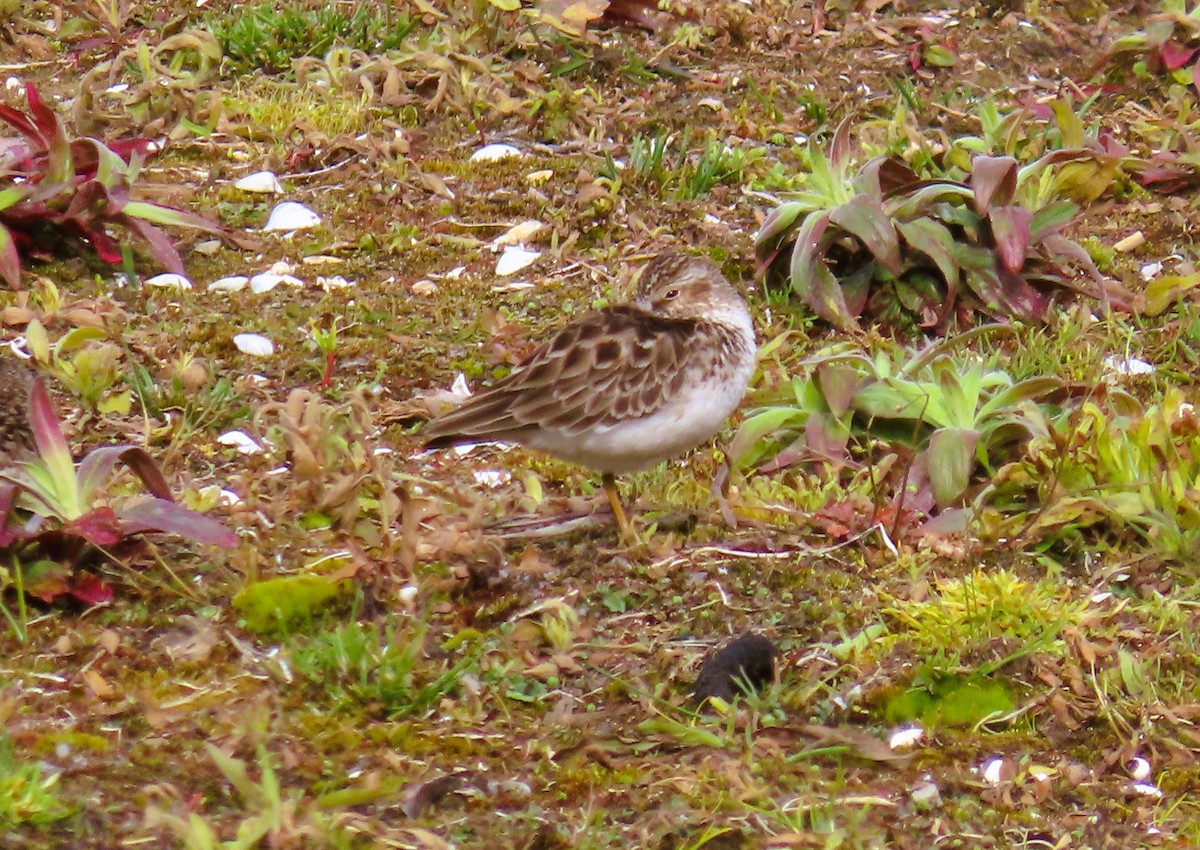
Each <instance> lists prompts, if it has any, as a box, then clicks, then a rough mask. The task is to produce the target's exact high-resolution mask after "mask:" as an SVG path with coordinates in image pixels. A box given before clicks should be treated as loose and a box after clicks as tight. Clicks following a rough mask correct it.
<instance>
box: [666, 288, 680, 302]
mask: <svg viewBox="0 0 1200 850" xmlns="http://www.w3.org/2000/svg"><path fill="white" fill-rule="evenodd" d="M677 295H679V290H678V289H668V290H667V291H666V292H665V293H664V294H663V298H665V299H667V300H668V301H670V300H671V299H673V298H675V297H676V296H677Z"/></svg>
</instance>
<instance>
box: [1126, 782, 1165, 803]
mask: <svg viewBox="0 0 1200 850" xmlns="http://www.w3.org/2000/svg"><path fill="white" fill-rule="evenodd" d="M1132 788H1133V790H1134V791H1136V792H1137V793H1139V794H1141V795H1142V796H1143V797H1154V798H1156V799H1157V798H1158V797H1161V796H1162V795H1163V792H1162V790H1161V789H1160V788H1159V787H1158V786H1157V785H1154V784H1153V783H1150V782H1135V783H1133V785H1132Z"/></svg>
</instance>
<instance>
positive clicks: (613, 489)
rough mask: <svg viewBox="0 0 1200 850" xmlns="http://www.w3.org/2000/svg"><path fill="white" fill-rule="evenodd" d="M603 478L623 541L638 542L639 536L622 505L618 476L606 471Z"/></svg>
mask: <svg viewBox="0 0 1200 850" xmlns="http://www.w3.org/2000/svg"><path fill="white" fill-rule="evenodd" d="M601 480H602V481H603V483H604V492H605V493H607V494H608V504H609V506H610V507H611V508H612V512H613V517H614V518H615V519H616V520H617V528H618V529H620V531H621V540H622V542H624V543H636V542H637V537H635V536H634V533H633V526H631V525H630V524H629V520H628V519H627V518H626V516H625V508H623V507H622V506H621V494H620V493H618V492H617V479H616V477H615V476H614V475H612V474H611V473H608V472H606V473H604V477H603V478H602V479H601Z"/></svg>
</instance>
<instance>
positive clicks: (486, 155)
mask: <svg viewBox="0 0 1200 850" xmlns="http://www.w3.org/2000/svg"><path fill="white" fill-rule="evenodd" d="M510 156H521V151H520V150H519V149H517V148H514V147H513V146H512V145H501V144H495V143H493V144H490V145H484V146H483V147H481V148H480V149H479V150H477V151H475V153H473V154H471V162H495V161H496V160H498V159H508V158H509V157H510Z"/></svg>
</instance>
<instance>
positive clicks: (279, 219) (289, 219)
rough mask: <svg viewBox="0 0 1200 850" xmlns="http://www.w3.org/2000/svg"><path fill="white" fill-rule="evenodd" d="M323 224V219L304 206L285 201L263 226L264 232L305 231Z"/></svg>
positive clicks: (273, 211)
mask: <svg viewBox="0 0 1200 850" xmlns="http://www.w3.org/2000/svg"><path fill="white" fill-rule="evenodd" d="M320 223H321V217H320V216H319V215H317V214H316V213H315V212H313V211H312V210H310V209H309V208H308V207H306V206H304V204H298V203H296V202H295V201H284V202H283V203H282V204H279V205H278V206H277V207H275V209H273V210H271V216H270V218H268V219H267V223H266V224H265V225H264V226H263V230H303V229H305V228H307V227H316V226H317V225H318V224H320Z"/></svg>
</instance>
